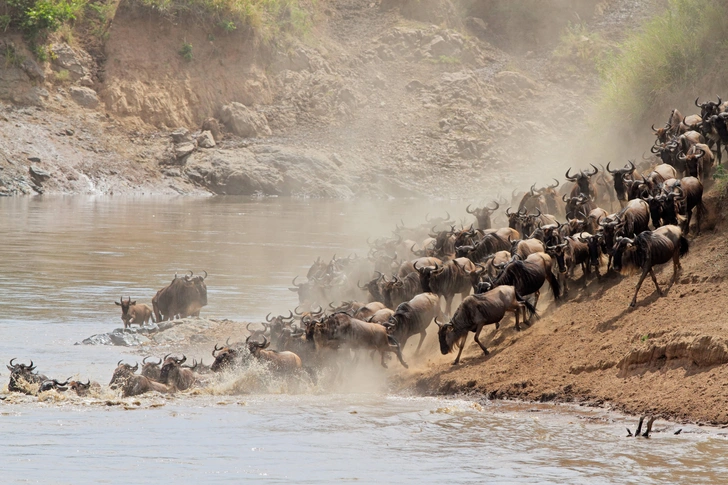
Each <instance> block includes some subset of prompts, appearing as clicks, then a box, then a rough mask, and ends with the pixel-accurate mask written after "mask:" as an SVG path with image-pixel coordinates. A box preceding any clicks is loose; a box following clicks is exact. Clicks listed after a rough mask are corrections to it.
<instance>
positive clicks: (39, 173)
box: [28, 165, 51, 184]
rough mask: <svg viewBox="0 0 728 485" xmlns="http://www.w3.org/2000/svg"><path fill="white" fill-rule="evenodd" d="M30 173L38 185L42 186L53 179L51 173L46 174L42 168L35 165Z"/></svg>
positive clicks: (30, 169)
mask: <svg viewBox="0 0 728 485" xmlns="http://www.w3.org/2000/svg"><path fill="white" fill-rule="evenodd" d="M28 172H30V177H31V178H32V179H33V181H34V182H35V183H36V184H41V183H43V182H45V181H46V180H48V179H49V178H51V174H50V173H48V172H46V171H45V170H43V169H42V168H38V167H36V166H35V165H31V166H30V168H29V169H28Z"/></svg>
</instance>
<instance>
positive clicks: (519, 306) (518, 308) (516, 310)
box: [513, 304, 526, 332]
mask: <svg viewBox="0 0 728 485" xmlns="http://www.w3.org/2000/svg"><path fill="white" fill-rule="evenodd" d="M521 309H523V323H526V307H525V306H524V305H521V304H519V305H518V306H517V307H516V309H515V310H513V314H514V315H515V316H516V330H517V331H519V332H520V331H521V325H520V323H519V321H518V320H519V319H518V312H519V311H520V310H521Z"/></svg>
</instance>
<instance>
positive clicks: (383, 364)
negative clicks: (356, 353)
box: [372, 350, 387, 369]
mask: <svg viewBox="0 0 728 485" xmlns="http://www.w3.org/2000/svg"><path fill="white" fill-rule="evenodd" d="M380 353H381V354H382V367H384V368H385V369H386V368H387V363H386V362H384V350H380ZM372 357H374V354H373V353H372Z"/></svg>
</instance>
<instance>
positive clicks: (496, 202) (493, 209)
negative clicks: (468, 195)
mask: <svg viewBox="0 0 728 485" xmlns="http://www.w3.org/2000/svg"><path fill="white" fill-rule="evenodd" d="M493 202H494V203H495V207H493V208H492V209H490V208H488V209H489V210H490V211H491V212H493V211H497V210H498V209H499V208H500V204H499V203H498V201H497V200H494V201H493Z"/></svg>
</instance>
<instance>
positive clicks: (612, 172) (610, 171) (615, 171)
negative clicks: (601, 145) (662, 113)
mask: <svg viewBox="0 0 728 485" xmlns="http://www.w3.org/2000/svg"><path fill="white" fill-rule="evenodd" d="M652 126H655V125H652ZM610 163H612V162H607V172H609V173H611V174H615V173H617V172H619V170H614V171H612V170H610V169H609V164H610Z"/></svg>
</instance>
